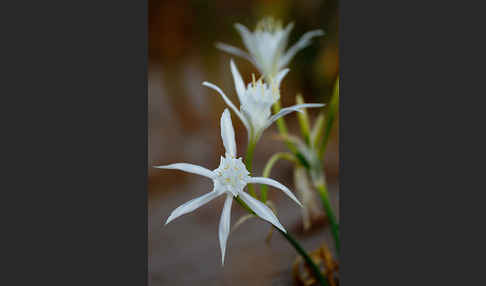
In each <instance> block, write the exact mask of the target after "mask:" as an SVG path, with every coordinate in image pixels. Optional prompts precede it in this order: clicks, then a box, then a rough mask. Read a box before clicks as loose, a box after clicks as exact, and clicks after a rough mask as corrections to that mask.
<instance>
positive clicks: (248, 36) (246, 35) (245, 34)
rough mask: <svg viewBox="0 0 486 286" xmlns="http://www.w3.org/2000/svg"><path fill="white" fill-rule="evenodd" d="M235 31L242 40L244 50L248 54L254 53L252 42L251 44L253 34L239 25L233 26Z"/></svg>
mask: <svg viewBox="0 0 486 286" xmlns="http://www.w3.org/2000/svg"><path fill="white" fill-rule="evenodd" d="M235 29H236V30H237V31H238V33H240V36H241V39H242V40H243V44H244V45H245V47H246V49H247V50H248V51H249V52H250V54H252V53H253V51H254V47H255V45H254V42H253V33H252V32H250V30H248V28H247V27H245V26H243V25H241V24H240V23H236V24H235Z"/></svg>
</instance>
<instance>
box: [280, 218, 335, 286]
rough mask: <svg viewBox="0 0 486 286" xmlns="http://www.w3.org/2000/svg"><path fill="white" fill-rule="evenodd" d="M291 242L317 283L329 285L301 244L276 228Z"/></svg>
mask: <svg viewBox="0 0 486 286" xmlns="http://www.w3.org/2000/svg"><path fill="white" fill-rule="evenodd" d="M275 229H277V230H278V231H279V232H280V233H281V234H282V235H283V236H284V237H285V238H286V239H287V240H288V241H289V242H290V244H292V246H293V247H294V248H295V250H297V252H298V253H299V254H300V255H301V256H302V258H304V261H305V262H306V263H307V265H308V266H309V267H310V268H311V269H312V272H313V273H314V276H315V278H316V279H317V281H319V284H321V285H326V286H327V285H328V283H327V280H326V279H325V278H324V275H322V273H321V270H320V269H319V267H318V266H317V265H316V264H315V263H314V261H312V258H310V256H309V255H308V254H307V252H305V250H304V249H303V248H302V246H300V244H299V243H298V242H297V241H296V240H295V239H294V238H293V237H292V236H291V235H290V234H289V233H288V232H283V231H282V230H280V229H278V228H276V227H275Z"/></svg>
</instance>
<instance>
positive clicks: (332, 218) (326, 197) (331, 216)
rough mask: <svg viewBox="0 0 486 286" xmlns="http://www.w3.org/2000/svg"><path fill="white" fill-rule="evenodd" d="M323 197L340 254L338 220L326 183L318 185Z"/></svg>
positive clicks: (323, 203)
mask: <svg viewBox="0 0 486 286" xmlns="http://www.w3.org/2000/svg"><path fill="white" fill-rule="evenodd" d="M316 188H317V190H318V191H319V195H320V196H321V200H322V205H323V206H324V211H325V212H326V215H327V217H328V218H329V222H330V223H331V232H332V235H333V237H334V242H335V244H336V250H337V252H338V253H339V248H340V243H339V224H338V222H337V220H336V216H335V215H334V212H333V211H332V207H331V202H330V201H329V193H328V192H327V187H326V184H325V183H321V184H318V185H317V186H316Z"/></svg>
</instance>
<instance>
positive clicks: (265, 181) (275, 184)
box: [248, 177, 302, 206]
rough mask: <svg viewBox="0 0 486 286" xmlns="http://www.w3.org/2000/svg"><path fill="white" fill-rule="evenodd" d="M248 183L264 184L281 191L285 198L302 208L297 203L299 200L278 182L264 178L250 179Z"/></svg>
mask: <svg viewBox="0 0 486 286" xmlns="http://www.w3.org/2000/svg"><path fill="white" fill-rule="evenodd" d="M248 183H254V184H265V185H269V186H272V187H275V188H277V189H280V190H282V191H283V192H284V193H285V194H286V195H287V196H289V197H290V198H291V199H292V200H294V202H296V203H297V204H298V205H299V206H302V204H301V203H300V202H299V200H298V199H297V198H296V197H295V196H294V194H293V193H292V192H291V191H290V190H289V189H288V188H287V187H286V186H284V185H282V184H280V183H279V182H277V181H275V180H272V179H269V178H264V177H250V178H249V180H248Z"/></svg>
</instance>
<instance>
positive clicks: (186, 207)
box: [165, 191, 221, 224]
mask: <svg viewBox="0 0 486 286" xmlns="http://www.w3.org/2000/svg"><path fill="white" fill-rule="evenodd" d="M219 195H221V192H216V191H212V192H209V193H207V194H205V195H202V196H200V197H198V198H195V199H192V200H190V201H188V202H187V203H185V204H183V205H182V206H180V207H178V208H176V209H175V210H173V211H172V213H171V214H170V216H169V218H168V219H167V221H166V222H165V224H168V223H169V222H171V221H173V220H174V219H176V218H178V217H180V216H181V215H185V214H187V213H190V212H192V211H194V210H195V209H197V208H199V207H200V206H202V205H204V204H206V203H207V202H209V201H211V200H212V199H214V198H216V197H217V196H219Z"/></svg>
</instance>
